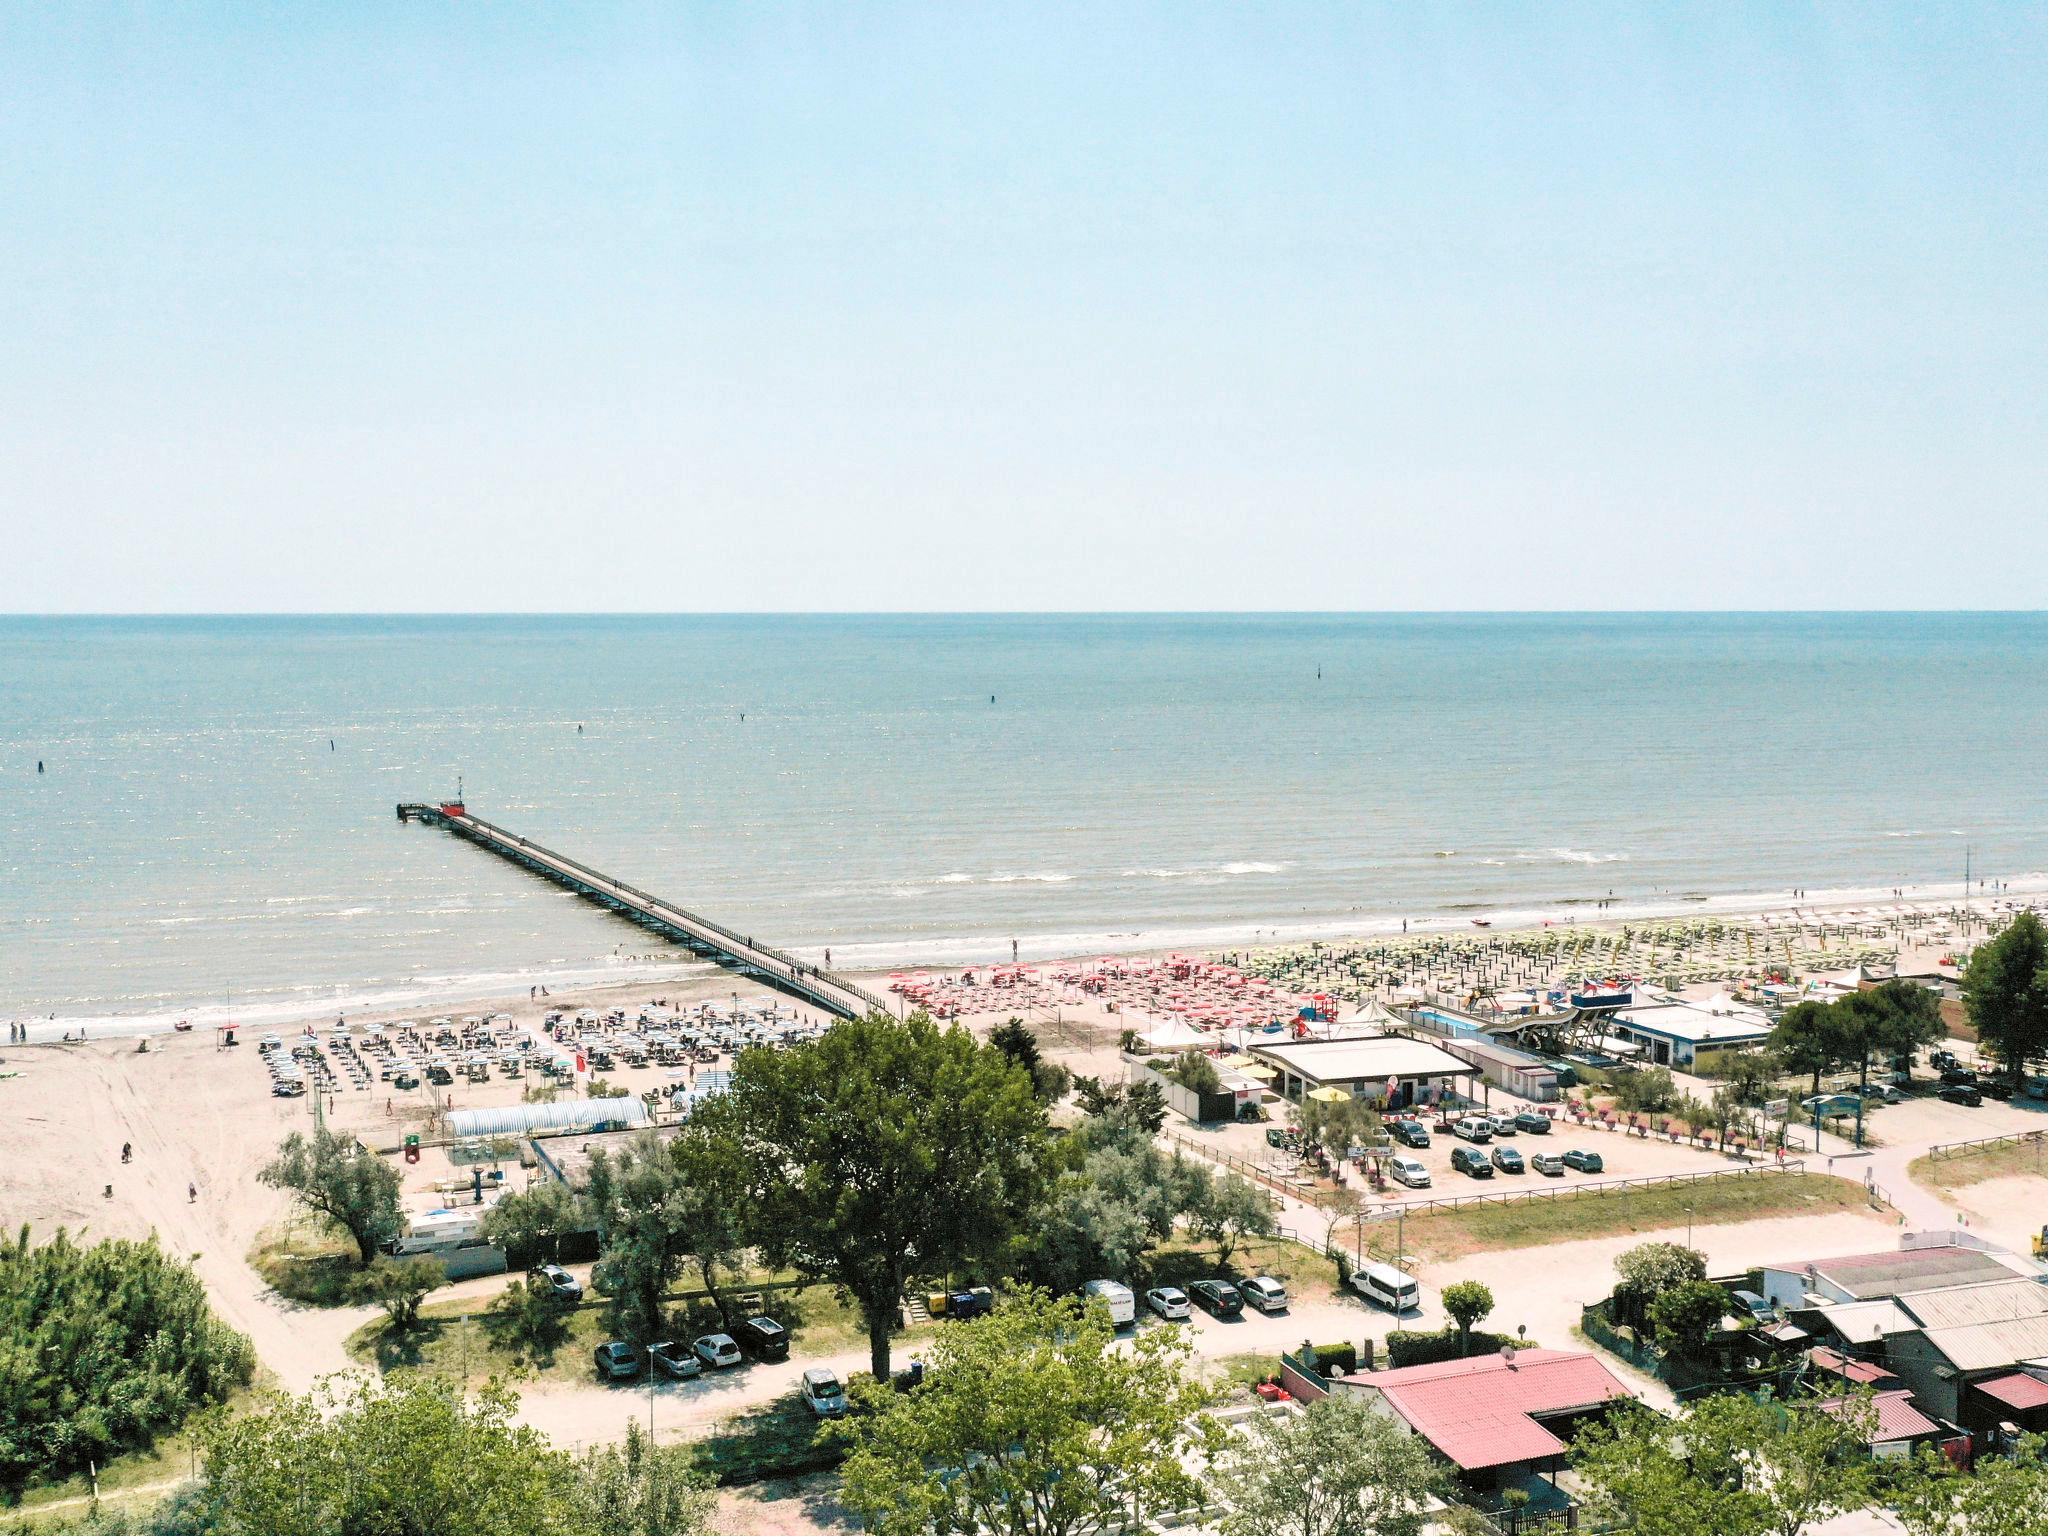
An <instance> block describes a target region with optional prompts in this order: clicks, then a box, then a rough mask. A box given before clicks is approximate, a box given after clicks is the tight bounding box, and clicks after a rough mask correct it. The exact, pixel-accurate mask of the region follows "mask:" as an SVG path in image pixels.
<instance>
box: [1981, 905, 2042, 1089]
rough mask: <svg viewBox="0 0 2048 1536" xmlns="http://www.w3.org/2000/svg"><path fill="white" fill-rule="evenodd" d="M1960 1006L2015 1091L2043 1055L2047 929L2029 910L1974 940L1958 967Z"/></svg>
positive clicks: (2021, 1085) (1984, 1046) (2019, 1087)
mask: <svg viewBox="0 0 2048 1536" xmlns="http://www.w3.org/2000/svg"><path fill="white" fill-rule="evenodd" d="M1963 1006H1964V1007H1965V1008H1966V1009H1967V1010H1968V1011H1969V1015H1970V1023H1971V1025H1972V1026H1973V1027H1974V1028H1975V1029H1976V1031H1977V1041H1978V1043H1979V1044H1980V1045H1981V1046H1983V1048H1984V1049H1985V1050H1986V1051H1987V1052H1989V1053H1990V1055H1991V1056H1992V1057H1993V1058H1994V1059H1995V1060H1996V1061H1997V1062H1998V1063H1999V1065H2000V1067H2002V1068H2003V1069H2004V1071H2005V1073H2006V1076H2007V1077H2008V1079H2009V1080H2010V1081H2011V1083H2012V1087H2013V1091H2014V1092H2015V1093H2018V1092H2019V1091H2020V1089H2021V1088H2022V1087H2023V1086H2025V1084H2024V1079H2025V1077H2026V1071H2027V1068H2028V1066H2029V1065H2030V1064H2032V1063H2034V1062H2037V1061H2039V1060H2041V1059H2042V1058H2043V1057H2044V1056H2048V931H2044V930H2043V929H2042V927H2041V920H2040V919H2039V918H2038V917H2036V916H2035V915H2034V914H2033V913H2031V912H2022V913H2020V914H2019V915H2018V916H2017V917H2015V918H2014V919H2013V920H2012V921H2011V922H2010V923H2009V924H2007V925H2006V929H2005V931H2004V932H2003V933H2001V934H1999V935H1998V936H1997V937H1996V938H1991V939H1986V940H1985V941H1984V942H1983V943H1982V944H1979V945H1978V946H1977V948H1976V950H1975V951H1974V952H1973V953H1972V954H1971V956H1970V965H1969V969H1968V970H1966V971H1965V972H1964V973H1963Z"/></svg>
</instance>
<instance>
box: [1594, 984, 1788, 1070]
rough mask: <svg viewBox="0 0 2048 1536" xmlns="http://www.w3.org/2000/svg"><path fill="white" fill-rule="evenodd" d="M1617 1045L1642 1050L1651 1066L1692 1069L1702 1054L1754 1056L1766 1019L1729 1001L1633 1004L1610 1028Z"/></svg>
mask: <svg viewBox="0 0 2048 1536" xmlns="http://www.w3.org/2000/svg"><path fill="white" fill-rule="evenodd" d="M1608 1031H1609V1033H1610V1034H1612V1035H1613V1036H1614V1038H1615V1039H1617V1040H1621V1041H1625V1042H1627V1043H1628V1044H1630V1045H1634V1046H1637V1047H1640V1049H1641V1051H1642V1059H1643V1060H1644V1061H1646V1062H1648V1063H1649V1064H1650V1065H1652V1066H1658V1067H1678V1068H1680V1069H1687V1068H1690V1067H1691V1066H1692V1065H1693V1063H1694V1061H1695V1060H1696V1059H1697V1058H1698V1056H1699V1053H1700V1052H1701V1051H1746V1050H1754V1049H1755V1048H1756V1047H1758V1046H1760V1045H1762V1044H1763V1043H1764V1042H1765V1041H1767V1040H1769V1039H1770V1038H1771V1020H1770V1016H1769V1015H1768V1014H1766V1013H1764V1012H1763V1011H1762V1010H1761V1009H1758V1008H1751V1007H1748V1006H1747V1005H1745V1004H1742V1003H1738V1002H1736V1001H1735V999H1733V998H1732V997H1726V996H1722V997H1715V998H1709V999H1708V1000H1707V1001H1705V1002H1701V1003H1687V1002H1678V1001H1672V1002H1665V1003H1650V1004H1634V1005H1631V1006H1630V1007H1627V1008H1624V1009H1621V1010H1620V1011H1619V1012H1617V1013H1616V1014H1615V1015H1614V1017H1613V1020H1612V1021H1611V1022H1610V1023H1609V1025H1608Z"/></svg>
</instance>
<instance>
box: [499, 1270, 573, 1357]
mask: <svg viewBox="0 0 2048 1536" xmlns="http://www.w3.org/2000/svg"><path fill="white" fill-rule="evenodd" d="M483 1326H484V1332H485V1334H486V1335H488V1336H489V1338H490V1340H491V1342H492V1343H493V1344H495V1345H496V1346H497V1347H498V1348H500V1349H503V1350H507V1351H509V1352H511V1353H512V1354H513V1355H514V1356H515V1357H517V1358H518V1360H519V1361H520V1363H521V1364H525V1365H535V1366H541V1365H547V1364H549V1363H550V1362H551V1361H553V1359H554V1358H555V1352H556V1351H557V1350H559V1349H560V1348H561V1347H562V1346H563V1345H564V1344H565V1343H567V1342H568V1340H569V1307H568V1305H567V1304H566V1303H565V1302H564V1301H563V1300H562V1298H561V1297H559V1296H557V1295H556V1294H555V1293H554V1290H553V1288H552V1287H550V1286H547V1285H542V1284H538V1283H536V1282H534V1281H531V1280H514V1281H513V1282H512V1283H511V1284H510V1285H508V1286H506V1287H505V1289H503V1290H502V1291H500V1292H498V1294H497V1295H496V1296H494V1297H492V1298H491V1302H490V1305H489V1306H487V1307H486V1308H485V1309H484V1317H483Z"/></svg>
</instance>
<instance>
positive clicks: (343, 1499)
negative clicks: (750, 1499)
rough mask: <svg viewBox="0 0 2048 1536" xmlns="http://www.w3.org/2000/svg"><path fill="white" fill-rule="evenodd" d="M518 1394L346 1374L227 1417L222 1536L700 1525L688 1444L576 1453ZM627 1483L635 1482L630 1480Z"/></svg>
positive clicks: (216, 1469)
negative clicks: (521, 1409)
mask: <svg viewBox="0 0 2048 1536" xmlns="http://www.w3.org/2000/svg"><path fill="white" fill-rule="evenodd" d="M517 1407H518V1400H517V1399H516V1398H514V1397H513V1396H512V1394H511V1393H510V1392H508V1391H505V1390H504V1389H502V1388H500V1387H497V1386H491V1387H487V1388H485V1389H484V1391H483V1392H481V1393H480V1394H478V1395H477V1396H475V1397H473V1398H465V1397H464V1396H463V1394H462V1392H461V1391H460V1390H459V1389H458V1388H456V1387H454V1386H452V1385H450V1384H448V1383H446V1382H442V1381H438V1380H434V1379H431V1378H426V1377H417V1376H408V1375H397V1376H393V1377H389V1378H385V1379H383V1380H380V1381H370V1380H363V1379H360V1378H356V1379H343V1380H340V1381H337V1382H330V1383H328V1384H327V1385H326V1386H324V1387H323V1388H322V1389H321V1391H320V1392H319V1393H317V1394H315V1395H314V1396H310V1397H288V1396H273V1397H271V1398H270V1399H269V1400H268V1401H267V1402H266V1403H264V1405H263V1406H262V1407H260V1408H259V1409H257V1410H256V1411H254V1412H252V1413H249V1414H245V1415H242V1416H240V1417H236V1418H232V1419H223V1420H221V1421H219V1422H217V1423H215V1424H214V1425H213V1426H212V1427H211V1428H210V1430H209V1432H208V1434H207V1436H206V1466H205V1473H204V1482H205V1490H206V1493H207V1495H208V1497H209V1498H210V1499H211V1501H212V1503H213V1506H214V1508H215V1509H216V1510H217V1524H216V1526H215V1527H214V1529H215V1530H216V1531H217V1532H218V1536H593V1533H602V1536H688V1533H692V1532H696V1531H699V1530H702V1529H703V1528H704V1526H705V1523H706V1518H707V1513H708V1509H707V1503H708V1501H707V1500H706V1499H705V1497H704V1496H703V1494H702V1492H701V1490H700V1489H699V1488H698V1487H697V1485H696V1483H695V1480H694V1479H693V1478H691V1477H690V1476H689V1475H688V1471H687V1467H686V1465H685V1464H683V1463H681V1462H679V1461H678V1460H676V1459H675V1456H676V1453H673V1452H668V1451H662V1452H655V1451H652V1450H651V1449H650V1448H649V1447H648V1446H647V1445H646V1444H645V1442H644V1441H642V1442H639V1443H638V1444H637V1445H636V1444H635V1443H634V1441H633V1440H632V1439H631V1438H629V1440H628V1442H627V1445H626V1446H625V1447H621V1448H617V1449H614V1450H611V1451H600V1452H597V1453H594V1454H592V1455H589V1456H586V1457H583V1458H582V1459H580V1460H579V1459H577V1458H575V1457H572V1456H570V1455H569V1454H568V1453H566V1452H564V1451H560V1450H557V1449H555V1448H554V1447H552V1446H550V1445H549V1444H548V1442H547V1440H546V1439H545V1437H543V1436H542V1435H541V1434H539V1432H537V1431H535V1430H532V1429H526V1428H522V1427H520V1426H517V1425H515V1424H513V1423H512V1421H511V1420H512V1413H513V1411H514V1410H515V1409H516V1408H517ZM629 1481H630V1482H631V1483H634V1484H636V1485H637V1486H628V1483H629Z"/></svg>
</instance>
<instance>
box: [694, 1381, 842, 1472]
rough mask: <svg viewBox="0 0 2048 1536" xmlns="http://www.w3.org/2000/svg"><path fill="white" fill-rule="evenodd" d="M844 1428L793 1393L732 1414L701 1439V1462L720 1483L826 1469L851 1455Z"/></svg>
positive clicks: (699, 1455) (699, 1446)
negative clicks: (815, 1410)
mask: <svg viewBox="0 0 2048 1536" xmlns="http://www.w3.org/2000/svg"><path fill="white" fill-rule="evenodd" d="M847 1445H848V1436H847V1434H846V1431H845V1429H844V1427H843V1426H841V1425H839V1424H833V1423H827V1422H825V1421H823V1420H821V1419H819V1418H818V1416H817V1415H816V1414H814V1413H812V1412H811V1410H810V1409H808V1408H806V1407H805V1406H804V1403H803V1399H802V1398H800V1397H798V1396H797V1395H796V1394H795V1393H794V1392H792V1393H789V1394H788V1395H787V1396H784V1397H778V1398H777V1399H775V1401H773V1402H772V1403H763V1404H762V1405H761V1406H760V1407H758V1408H749V1409H747V1410H746V1411H745V1412H744V1413H738V1414H735V1415H733V1417H731V1418H730V1419H727V1420H726V1421H725V1422H724V1423H723V1424H721V1425H720V1426H719V1427H718V1429H717V1431H716V1432H715V1433H713V1434H711V1435H708V1436H706V1437H705V1438H704V1439H703V1440H700V1441H699V1442H698V1443H697V1455H698V1460H699V1463H700V1465H702V1466H703V1467H704V1469H705V1470H706V1471H707V1472H709V1473H710V1474H711V1476H712V1477H713V1478H714V1479H715V1480H716V1481H717V1482H719V1483H722V1484H728V1485H730V1484H734V1483H758V1482H761V1481H764V1480H765V1479H767V1478H771V1477H801V1476H803V1475H804V1474H805V1473H807V1472H822V1471H826V1470H828V1469H830V1468H833V1467H836V1466H838V1465H839V1463H840V1462H842V1461H844V1460H845V1459H846V1451H847Z"/></svg>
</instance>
